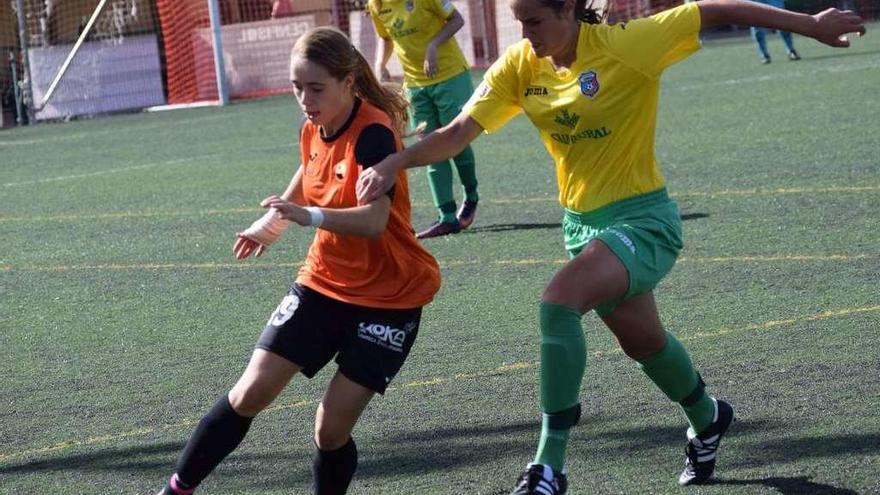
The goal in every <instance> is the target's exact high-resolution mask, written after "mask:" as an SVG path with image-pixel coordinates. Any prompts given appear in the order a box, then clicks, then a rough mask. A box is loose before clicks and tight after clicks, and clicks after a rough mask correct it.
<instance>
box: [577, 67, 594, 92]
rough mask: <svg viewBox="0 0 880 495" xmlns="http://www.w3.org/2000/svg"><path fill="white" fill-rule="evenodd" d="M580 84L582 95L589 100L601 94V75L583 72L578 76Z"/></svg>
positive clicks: (592, 71)
mask: <svg viewBox="0 0 880 495" xmlns="http://www.w3.org/2000/svg"><path fill="white" fill-rule="evenodd" d="M578 83H580V85H581V94H582V95H584V96H586V97H587V98H593V97H594V96H596V93H598V92H599V75H598V74H596V71H594V70H588V71H586V72H582V73H581V75H579V76H578Z"/></svg>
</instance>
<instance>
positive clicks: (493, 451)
mask: <svg viewBox="0 0 880 495" xmlns="http://www.w3.org/2000/svg"><path fill="white" fill-rule="evenodd" d="M608 420H609V418H603V417H601V416H591V417H589V418H587V419H586V420H585V422H584V423H583V424H582V426H579V428H583V429H584V431H583V434H582V435H579V437H580V438H578V439H577V440H575V441H574V442H573V445H572V447H573V449H583V448H584V446H576V445H574V444H579V443H586V444H588V445H592V446H593V448H595V447H596V446H597V445H600V446H601V447H600V448H601V449H612V450H613V451H614V452H615V453H616V454H617V455H629V454H633V455H634V457H638V454H639V453H640V451H644V450H650V449H656V448H657V447H658V446H660V447H664V448H666V447H669V448H672V447H673V446H682V445H683V444H684V433H683V428H684V426H683V425H682V426H675V427H671V426H646V427H638V428H608V427H607V426H606V425H607V421H608ZM785 427H786V425H785V424H781V423H776V422H772V421H749V420H745V421H739V422H737V423H736V424H735V425H734V427H733V428H732V430H731V432H730V434H731V439H733V440H734V441H735V442H737V443H738V444H739V445H737V447H738V448H739V450H740V451H741V452H756V453H758V454H757V455H756V457H755V458H753V459H751V460H744V461H740V462H738V463H737V462H736V461H735V460H734V459H729V460H728V459H725V461H726V462H731V461H732V463H733V464H734V465H737V466H739V467H741V468H754V467H758V466H771V467H772V466H773V465H776V464H786V463H790V462H794V461H795V460H797V459H802V458H805V457H814V458H835V457H837V458H840V457H842V458H851V457H853V456H855V455H858V454H865V453H874V452H878V451H880V434H874V435H868V436H864V435H863V436H859V435H842V436H827V437H811V438H801V439H793V440H787V439H781V440H780V439H776V440H773V441H772V443H771V442H769V441H767V440H765V439H766V438H772V437H773V434H772V433H773V431H774V430H780V429H784V428H785ZM539 431H540V422H539V421H538V420H537V419H536V420H534V421H522V422H515V423H507V424H497V425H483V426H451V427H443V428H435V429H430V430H403V431H397V432H393V433H390V434H388V435H387V436H384V437H383V438H382V439H381V440H379V441H376V440H369V441H365V442H364V443H363V444H362V446H361V448H360V449H359V450H361V459H360V464H359V467H358V473H357V478H358V480H362V481H363V482H365V483H367V484H371V483H376V482H380V481H381V480H383V479H401V478H403V477H406V476H409V475H417V476H423V475H424V474H426V473H432V472H449V471H453V470H456V469H459V468H461V467H463V466H474V465H480V464H484V463H485V462H486V460H487V459H492V460H493V463H497V461H499V460H500V459H503V460H504V462H505V463H507V461H508V460H509V463H510V465H517V466H518V465H520V464H522V463H523V462H525V461H526V460H528V459H529V458H530V456H531V455H532V454H533V452H534V448H535V442H536V439H537V438H538V433H539ZM646 439H649V441H646ZM182 448H183V443H182V442H179V441H178V442H163V443H155V444H145V445H139V446H134V447H127V448H117V449H102V450H101V451H98V452H86V453H69V454H67V455H63V456H57V457H53V458H50V459H42V460H33V461H27V462H22V463H20V464H14V465H7V466H3V467H0V475H2V474H26V473H52V472H62V471H66V472H87V471H91V472H96V471H97V472H108V473H113V472H125V473H129V474H132V475H136V476H138V477H141V476H142V477H144V478H154V477H157V476H158V477H161V476H163V475H165V474H167V471H168V470H170V469H171V468H172V466H173V462H174V458H176V456H177V453H178V452H180V450H181V449H182ZM310 456H311V450H310V449H309V448H306V447H303V448H290V447H288V448H280V449H274V450H272V451H264V452H261V453H251V452H248V451H247V450H245V451H238V452H236V453H234V454H233V455H232V456H230V458H229V459H227V461H226V462H224V463H223V464H221V466H220V468H219V470H218V473H217V476H216V478H215V477H212V481H211V483H212V484H214V483H217V484H218V485H223V486H226V487H232V488H234V487H247V486H253V484H254V483H256V484H259V485H260V486H261V487H266V488H277V489H287V488H290V487H294V486H299V485H303V484H306V483H308V481H309V479H310V477H311V473H310V469H309V464H310ZM278 465H285V466H288V468H285V469H281V470H279V469H274V468H273V466H275V467H277V466H278ZM713 484H716V485H729V486H747V485H748V486H751V485H754V486H764V487H767V488H773V489H775V490H777V491H778V492H780V493H784V494H795V493H798V494H808V495H811V494H825V493H827V494H832V495H849V494H853V493H856V492H853V491H851V490H848V489H843V488H836V487H833V486H830V485H824V484H820V483H815V482H812V481H810V479H809V477H781V476H779V477H774V476H771V477H767V478H759V479H723V478H722V479H718V480H716V481H715V482H714V483H713Z"/></svg>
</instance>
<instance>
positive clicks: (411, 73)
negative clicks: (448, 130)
mask: <svg viewBox="0 0 880 495" xmlns="http://www.w3.org/2000/svg"><path fill="white" fill-rule="evenodd" d="M367 8H368V9H369V11H370V17H371V18H372V19H373V25H374V26H376V32H377V33H379V36H381V37H383V38H385V39H390V40H391V41H392V42H393V43H394V53H396V54H397V58H398V59H400V65H402V66H403V78H404V81H405V82H406V84H407V86H411V87H420V86H429V85H431V84H437V83H440V82H443V81H446V80H448V79H452V78H453V77H455V76H457V75H459V74H461V73H462V72H464V71H466V70H468V68H469V67H468V63H467V60H465V58H464V54H463V53H462V52H461V49H460V48H459V47H458V42H457V41H455V37H451V38H449V39H448V40H446V41H444V42H443V43H441V44H440V46H438V47H437V67H438V69H437V74H435V75H434V77H430V78H429V77H428V76H426V75H425V69H424V64H425V50H426V49H427V48H428V43H429V42H430V41H431V40H432V39H434V37H435V36H437V33H439V32H440V30H441V29H443V26H445V25H446V20H447V19H449V16H451V15H452V13H453V12H455V7H454V6H453V5H452V1H451V0H370V1H369V2H368V3H367Z"/></svg>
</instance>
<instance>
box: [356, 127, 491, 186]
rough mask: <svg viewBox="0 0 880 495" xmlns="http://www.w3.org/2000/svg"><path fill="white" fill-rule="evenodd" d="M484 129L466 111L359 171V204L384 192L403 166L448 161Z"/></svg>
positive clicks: (392, 183) (410, 166) (391, 184)
mask: <svg viewBox="0 0 880 495" xmlns="http://www.w3.org/2000/svg"><path fill="white" fill-rule="evenodd" d="M481 132H483V128H482V127H480V124H478V123H477V121H475V120H474V119H472V118H471V117H470V116H468V115H467V114H466V113H464V112H462V113H459V114H458V116H457V117H456V118H455V120H453V121H452V122H450V123H449V124H447V125H446V126H445V127H441V128H440V129H437V130H436V131H434V132H432V133H430V134H428V135H427V136H425V137H423V138H422V139H420V140H419V141H418V142H416V143H415V144H413V145H412V146H409V147H407V148H404V149H403V150H401V151H399V152H397V153H394V154H393V155H389V156H388V157H387V158H385V159H384V160H382V161H381V162H379V163H377V164H376V165H373V166H372V167H370V168H368V169H367V170H364V171H363V172H361V175H360V177H358V182H357V188H356V191H357V197H358V203H360V204H367V203H369V202H371V201H374V200H375V199H376V198H378V197H380V196H382V195H383V194H385V193H386V192H387V191H388V190H389V189H391V186H393V185H394V179H395V177H397V173H398V172H400V171H401V170H403V169H405V168H412V167H421V166H424V165H427V164H429V163H434V162H439V161H442V160H447V159H449V158H452V157H453V156H455V155H457V154H459V153H461V150H463V149H464V148H465V146H467V145H468V144H470V143H471V141H473V140H474V139H476V138H477V136H479V135H480V133H481Z"/></svg>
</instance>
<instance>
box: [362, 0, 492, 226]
mask: <svg viewBox="0 0 880 495" xmlns="http://www.w3.org/2000/svg"><path fill="white" fill-rule="evenodd" d="M367 8H368V9H369V11H370V17H371V18H372V19H373V25H374V26H375V27H376V32H377V33H378V34H379V37H380V39H381V43H380V48H379V54H378V60H377V61H376V73H377V74H378V75H379V77H380V79H387V78H388V69H387V68H386V64H387V63H388V59H389V58H390V57H391V52H392V50H393V51H394V52H395V53H397V58H398V59H400V64H401V65H402V66H403V78H404V82H405V83H406V94H407V98H408V99H409V101H410V104H411V105H412V114H413V121H414V122H415V123H417V124H420V123H424V124H425V132H430V131H433V130H435V129H437V128H439V127H442V126H444V125H446V124H448V123H449V122H451V121H452V119H454V118H455V116H456V115H458V113H459V112H460V111H461V108H462V106H464V104H465V102H467V100H468V98H470V96H471V93H472V92H473V91H474V87H473V84H472V83H471V71H470V68H469V66H468V63H467V61H466V60H465V58H464V54H462V53H461V49H460V48H459V46H458V43H457V42H456V41H455V38H454V37H453V36H454V35H455V33H456V32H457V31H458V30H459V29H461V27H462V26H464V19H463V18H462V17H461V14H459V13H458V11H457V10H455V7H454V6H453V5H452V2H451V1H450V0H370V1H369V2H368V3H367ZM452 161H453V162H455V169H456V170H457V171H458V179H459V181H461V185H462V188H463V189H464V199H463V201H462V205H461V208H460V209H459V210H458V213H456V207H455V195H454V194H453V192H452V166H451V165H450V164H449V160H448V159H446V158H444V159H442V160H437V162H435V163H432V164H431V165H430V166H429V167H428V185H429V186H430V188H431V196H432V198H433V200H434V206H436V207H437V210H438V211H439V214H440V217H439V219H438V220H437V222H435V223H434V224H432V225H430V226H429V227H427V228H426V229H424V230H422V231H421V232H419V233H418V235H417V237H418V238H420V239H426V238H429V237H437V236H441V235H447V234H454V233H456V232H458V231H460V230H461V229H466V228H468V227H469V226H470V225H471V223H473V221H474V215H475V214H476V212H477V201H479V199H480V197H479V195H478V194H477V174H476V170H475V168H476V166H475V163H474V152H473V150H471V147H470V146H464V147H463V148H462V149H461V150H459V152H458V153H456V154H455V156H454V157H453V159H452Z"/></svg>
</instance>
